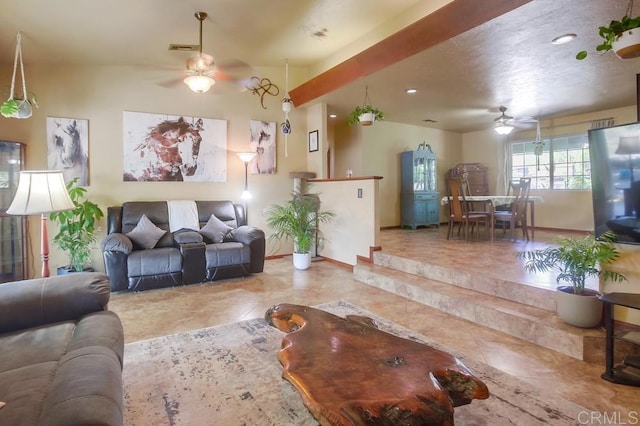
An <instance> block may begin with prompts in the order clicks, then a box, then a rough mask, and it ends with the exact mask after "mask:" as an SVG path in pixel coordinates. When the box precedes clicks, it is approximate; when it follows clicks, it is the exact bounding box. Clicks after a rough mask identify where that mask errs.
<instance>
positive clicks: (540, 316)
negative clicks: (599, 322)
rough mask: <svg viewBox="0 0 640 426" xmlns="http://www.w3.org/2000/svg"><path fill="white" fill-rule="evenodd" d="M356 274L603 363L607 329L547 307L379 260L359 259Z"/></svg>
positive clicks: (385, 287) (360, 278)
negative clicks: (570, 320)
mask: <svg viewBox="0 0 640 426" xmlns="http://www.w3.org/2000/svg"><path fill="white" fill-rule="evenodd" d="M409 269H410V270H411V269H412V268H409ZM445 275H447V274H445ZM354 278H355V279H357V280H358V281H361V282H363V283H365V284H368V285H370V286H373V287H378V288H380V289H383V290H386V291H388V292H391V293H394V294H397V295H399V296H403V297H406V298H407V299H409V300H413V301H415V302H418V303H422V304H424V305H426V306H430V307H432V308H435V309H439V310H441V311H444V312H447V313H449V314H451V315H455V316H457V317H460V318H464V319H466V320H468V321H472V322H474V323H476V324H480V325H483V326H485V327H488V328H491V329H494V330H497V331H501V332H503V333H506V334H509V335H511V336H514V337H517V338H519V339H523V340H525V341H528V342H532V343H535V344H537V345H540V346H543V347H545V348H548V349H552V350H555V351H557V352H561V353H563V354H566V355H568V356H571V357H573V358H576V359H579V360H584V361H588V362H594V363H599V364H602V363H604V347H603V346H604V331H603V330H601V329H581V328H577V327H572V326H570V325H568V324H566V323H565V322H564V321H562V320H560V319H559V318H558V317H557V316H556V315H555V313H554V312H551V311H549V310H547V309H542V308H539V307H536V306H531V305H526V304H523V303H520V302H517V301H513V300H507V299H505V298H501V297H498V296H496V295H493V294H487V292H479V291H477V290H476V289H469V288H464V287H459V286H455V285H451V284H449V283H447V282H444V281H441V280H435V279H430V278H425V277H424V276H420V275H415V274H413V273H407V272H404V271H401V270H395V269H390V268H387V267H384V266H380V265H371V264H363V263H359V264H357V265H356V266H355V267H354ZM522 287H524V286H522Z"/></svg>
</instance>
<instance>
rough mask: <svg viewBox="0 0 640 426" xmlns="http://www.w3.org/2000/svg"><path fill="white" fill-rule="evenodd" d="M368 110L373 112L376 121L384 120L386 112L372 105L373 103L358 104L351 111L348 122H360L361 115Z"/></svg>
mask: <svg viewBox="0 0 640 426" xmlns="http://www.w3.org/2000/svg"><path fill="white" fill-rule="evenodd" d="M367 112H370V113H373V115H374V117H375V119H376V121H380V120H384V113H383V112H382V111H380V110H379V109H377V108H374V107H372V106H371V105H364V106H357V107H355V109H354V110H353V111H351V113H350V114H349V118H348V119H347V123H349V125H350V126H353V125H354V124H357V123H358V122H360V116H361V115H362V114H365V113H367Z"/></svg>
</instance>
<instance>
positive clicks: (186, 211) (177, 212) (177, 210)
mask: <svg viewBox="0 0 640 426" xmlns="http://www.w3.org/2000/svg"><path fill="white" fill-rule="evenodd" d="M167 207H168V209H169V232H175V231H177V230H179V229H183V228H184V229H192V230H194V231H199V230H200V222H199V221H198V206H197V205H196V202H195V201H191V200H169V201H167Z"/></svg>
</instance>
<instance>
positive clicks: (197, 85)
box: [184, 75, 216, 93]
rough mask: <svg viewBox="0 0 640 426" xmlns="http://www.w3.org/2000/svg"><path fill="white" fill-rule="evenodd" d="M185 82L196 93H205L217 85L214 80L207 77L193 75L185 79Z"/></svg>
mask: <svg viewBox="0 0 640 426" xmlns="http://www.w3.org/2000/svg"><path fill="white" fill-rule="evenodd" d="M184 82H185V84H186V85H187V86H189V89H191V90H193V91H194V92H196V93H205V92H207V91H208V90H209V89H211V86H213V85H214V84H215V83H216V82H215V80H214V79H212V78H211V77H209V76H206V75H191V76H189V77H187V78H185V79H184Z"/></svg>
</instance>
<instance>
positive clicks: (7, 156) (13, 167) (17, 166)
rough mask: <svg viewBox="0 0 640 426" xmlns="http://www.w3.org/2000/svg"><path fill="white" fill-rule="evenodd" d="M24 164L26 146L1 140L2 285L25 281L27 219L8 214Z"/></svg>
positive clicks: (0, 241)
mask: <svg viewBox="0 0 640 426" xmlns="http://www.w3.org/2000/svg"><path fill="white" fill-rule="evenodd" d="M23 164H24V145H22V144H21V143H17V142H3V141H0V283H4V282H7V281H16V280H22V279H25V278H26V268H27V260H26V259H27V257H26V241H27V230H26V217H23V216H11V215H8V214H7V213H6V212H7V209H8V208H9V206H10V205H11V201H13V196H14V195H15V193H16V189H17V187H18V179H19V176H20V170H21V169H22V166H23Z"/></svg>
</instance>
